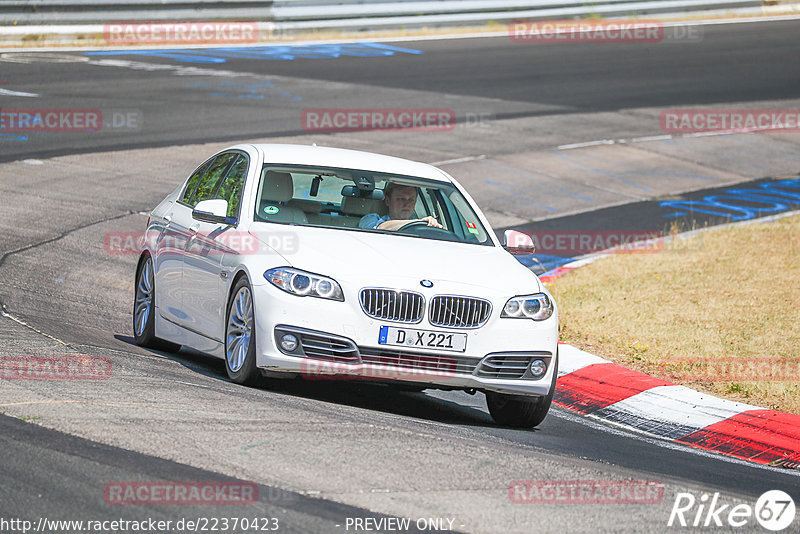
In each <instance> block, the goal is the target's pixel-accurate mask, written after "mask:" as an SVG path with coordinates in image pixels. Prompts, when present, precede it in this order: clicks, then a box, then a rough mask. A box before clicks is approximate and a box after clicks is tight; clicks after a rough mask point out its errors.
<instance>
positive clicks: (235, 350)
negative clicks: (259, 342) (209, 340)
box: [225, 277, 261, 386]
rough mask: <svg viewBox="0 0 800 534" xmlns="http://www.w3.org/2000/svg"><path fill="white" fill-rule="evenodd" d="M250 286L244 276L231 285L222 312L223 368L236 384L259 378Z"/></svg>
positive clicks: (258, 379) (254, 381) (255, 382)
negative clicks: (225, 306)
mask: <svg viewBox="0 0 800 534" xmlns="http://www.w3.org/2000/svg"><path fill="white" fill-rule="evenodd" d="M255 324H256V323H255V309H254V307H253V290H252V289H251V288H250V283H249V282H248V281H247V278H246V277H242V278H240V279H239V281H238V282H236V284H235V285H234V286H233V291H231V296H230V299H228V308H227V313H226V314H225V371H227V373H228V378H230V379H231V381H232V382H235V383H237V384H244V385H247V386H255V385H256V384H258V382H259V381H260V379H261V372H260V371H259V370H258V368H257V367H256V330H255Z"/></svg>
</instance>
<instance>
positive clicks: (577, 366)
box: [539, 212, 800, 469]
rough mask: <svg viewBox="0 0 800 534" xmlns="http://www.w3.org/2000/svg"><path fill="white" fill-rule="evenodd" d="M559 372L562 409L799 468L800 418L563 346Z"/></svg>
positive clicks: (548, 277) (555, 274)
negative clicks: (691, 387)
mask: <svg viewBox="0 0 800 534" xmlns="http://www.w3.org/2000/svg"><path fill="white" fill-rule="evenodd" d="M796 213H797V212H793V213H789V214H782V215H780V216H776V217H770V218H764V219H762V221H761V222H768V220H767V219H769V220H776V219H778V218H781V217H783V216H786V215H792V214H796ZM752 222H755V221H747V223H752ZM725 226H728V225H725ZM716 228H719V227H716ZM606 255H608V254H605V253H600V254H596V255H592V256H588V257H585V258H582V259H579V260H576V261H573V262H571V263H568V264H566V265H563V266H562V267H558V268H557V269H554V270H553V271H550V272H548V273H546V274H545V275H542V276H540V277H539V278H540V280H541V281H542V282H544V283H550V282H552V281H553V280H555V279H556V278H559V277H561V276H563V275H564V274H566V273H568V272H569V271H571V270H573V269H576V268H578V267H581V266H583V265H586V264H588V263H591V262H593V261H595V260H598V259H600V258H602V257H604V256H606ZM558 374H559V378H558V385H557V387H556V393H555V397H554V399H553V403H554V404H556V405H557V406H561V407H563V408H567V409H569V410H572V411H575V412H578V413H581V414H584V415H587V416H590V417H592V418H597V419H600V420H603V421H606V422H609V423H612V424H614V425H616V426H618V427H622V428H627V429H629V430H634V431H638V432H642V433H645V434H649V435H651V436H655V437H658V438H662V439H666V440H669V441H673V442H675V443H680V444H684V445H688V446H690V447H693V448H697V449H703V450H706V451H711V452H716V453H720V454H725V455H728V456H733V457H736V458H739V459H742V460H746V461H750V462H754V463H757V464H764V465H770V466H774V467H784V468H790V469H800V416H798V415H794V414H790V413H786V412H779V411H776V410H768V409H766V408H761V407H759V406H752V405H750V404H743V403H739V402H733V401H729V400H725V399H720V398H718V397H714V396H713V395H709V394H706V393H701V392H698V391H695V390H693V389H690V388H687V387H685V386H679V385H677V384H673V383H672V382H669V381H666V380H662V379H660V378H655V377H652V376H650V375H647V374H644V373H640V372H638V371H633V370H630V369H627V368H625V367H622V366H621V365H618V364H615V363H612V362H610V361H608V360H605V359H603V358H600V357H599V356H595V355H594V354H590V353H588V352H584V351H582V350H580V349H578V348H576V347H573V346H572V345H568V344H565V343H561V342H559V370H558Z"/></svg>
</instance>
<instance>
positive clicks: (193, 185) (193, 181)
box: [181, 158, 214, 204]
mask: <svg viewBox="0 0 800 534" xmlns="http://www.w3.org/2000/svg"><path fill="white" fill-rule="evenodd" d="M213 161H214V158H211V159H210V160H208V161H206V162H205V163H203V164H202V165H200V166H199V167H198V168H197V170H196V171H194V174H192V176H191V177H190V178H189V180H188V181H187V182H186V189H184V190H183V196H182V197H181V202H186V203H187V204H188V203H189V199H190V198H192V195H193V194H194V192H195V190H196V189H197V184H199V183H200V179H201V178H202V177H203V173H205V172H206V169H207V168H208V166H209V165H211V163H213Z"/></svg>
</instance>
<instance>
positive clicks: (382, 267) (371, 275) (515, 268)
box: [255, 226, 541, 294]
mask: <svg viewBox="0 0 800 534" xmlns="http://www.w3.org/2000/svg"><path fill="white" fill-rule="evenodd" d="M284 232H286V233H287V234H288V233H291V234H293V237H294V239H285V240H284V242H285V243H286V244H287V245H288V246H284V247H283V249H282V250H278V252H279V253H280V254H281V256H283V257H284V258H285V259H286V261H287V263H288V264H289V265H291V266H292V267H296V268H298V269H304V270H307V271H311V272H314V273H317V274H322V275H326V276H331V277H333V278H335V279H337V280H338V281H340V282H343V281H353V282H354V283H361V284H380V283H381V281H382V280H383V281H387V282H388V281H389V280H398V279H411V282H412V283H413V284H414V286H418V285H419V282H420V281H421V280H423V279H427V280H430V281H432V282H434V284H436V283H437V282H449V283H448V284H447V286H449V287H454V286H457V285H464V286H476V287H480V288H484V289H488V290H490V291H492V292H500V293H513V294H522V293H528V292H537V291H540V290H541V285H540V283H539V280H538V278H536V276H535V275H534V274H533V273H532V272H531V271H530V270H529V269H527V268H526V267H524V266H523V265H521V264H520V263H519V262H518V261H517V260H515V259H514V257H513V256H511V255H510V254H508V253H507V252H506V251H505V250H503V249H501V248H498V247H495V246H481V245H474V244H465V243H454V242H448V241H436V240H432V239H423V238H418V237H410V236H401V235H387V234H379V233H370V232H359V231H353V230H339V229H328V228H311V227H298V226H288V227H285V230H284ZM255 235H256V236H257V237H259V235H260V236H261V237H260V240H261V241H262V242H265V243H266V240H265V239H264V238H263V237H264V236H266V235H268V234H266V233H263V229H259V231H258V232H255ZM272 241H273V242H274V239H273V240H272Z"/></svg>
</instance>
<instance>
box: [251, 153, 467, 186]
mask: <svg viewBox="0 0 800 534" xmlns="http://www.w3.org/2000/svg"><path fill="white" fill-rule="evenodd" d="M252 146H253V147H255V148H256V149H257V150H260V151H261V152H262V153H263V154H264V162H265V163H279V164H282V163H286V164H295V165H310V166H321V167H340V168H343V169H359V170H365V171H373V172H385V173H392V174H402V175H407V176H415V177H419V178H428V179H430V180H438V181H440V182H452V180H451V179H450V177H449V176H448V175H447V174H445V173H444V172H442V171H441V170H439V169H437V168H436V167H434V166H433V165H428V164H427V163H420V162H417V161H411V160H407V159H403V158H396V157H394V156H384V155H382V154H374V153H372V152H362V151H360V150H348V149H344V148H331V147H323V146H313V145H291V144H254V145H252Z"/></svg>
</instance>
